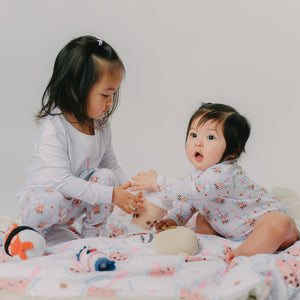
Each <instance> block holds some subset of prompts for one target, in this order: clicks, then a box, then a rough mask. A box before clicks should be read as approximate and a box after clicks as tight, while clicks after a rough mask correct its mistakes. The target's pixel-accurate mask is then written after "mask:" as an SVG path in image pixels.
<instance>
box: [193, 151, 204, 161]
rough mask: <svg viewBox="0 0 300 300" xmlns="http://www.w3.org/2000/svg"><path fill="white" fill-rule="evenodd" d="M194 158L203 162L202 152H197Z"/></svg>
mask: <svg viewBox="0 0 300 300" xmlns="http://www.w3.org/2000/svg"><path fill="white" fill-rule="evenodd" d="M194 157H195V159H196V160H202V159H203V155H202V154H201V153H200V152H195V154H194Z"/></svg>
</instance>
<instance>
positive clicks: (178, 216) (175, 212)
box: [166, 202, 196, 226]
mask: <svg viewBox="0 0 300 300" xmlns="http://www.w3.org/2000/svg"><path fill="white" fill-rule="evenodd" d="M195 212H196V209H195V208H194V207H193V206H192V205H191V204H190V203H183V202H175V204H174V207H173V208H172V209H171V210H169V211H168V213H167V216H166V218H170V219H172V220H174V221H175V222H176V223H177V225H178V226H184V225H185V224H186V223H187V222H188V221H189V220H190V219H191V217H192V216H193V215H194V213H195Z"/></svg>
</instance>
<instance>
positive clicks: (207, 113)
mask: <svg viewBox="0 0 300 300" xmlns="http://www.w3.org/2000/svg"><path fill="white" fill-rule="evenodd" d="M200 116H201V119H200V121H199V123H198V126H199V125H201V124H204V123H206V122H207V121H209V120H213V121H216V122H217V123H222V124H223V134H224V138H225V141H226V149H225V151H224V154H223V157H222V158H221V161H223V160H224V159H228V158H229V157H231V158H238V157H240V155H241V154H242V152H245V145H246V142H247V140H248V138H249V135H250V123H249V121H248V120H247V119H246V118H245V117H244V116H242V115H241V114H239V112H238V111H236V110H235V109H234V108H233V107H231V106H229V105H225V104H219V103H203V104H202V105H201V106H200V107H199V108H198V109H197V110H196V111H195V112H194V114H193V115H192V117H191V118H190V121H189V124H188V128H187V133H186V139H185V140H187V138H188V134H189V131H190V128H191V125H192V122H193V121H194V120H195V119H196V118H198V117H200Z"/></svg>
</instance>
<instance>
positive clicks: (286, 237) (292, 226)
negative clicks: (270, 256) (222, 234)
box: [225, 211, 298, 263]
mask: <svg viewBox="0 0 300 300" xmlns="http://www.w3.org/2000/svg"><path fill="white" fill-rule="evenodd" d="M297 240H298V230H297V227H296V223H295V221H294V220H293V219H292V218H291V217H290V216H288V215H287V214H285V213H283V212H280V211H273V212H269V213H267V214H265V215H263V216H261V217H260V218H259V219H258V221H257V222H256V223H255V225H254V227H253V231H252V233H251V234H250V235H249V236H248V237H247V238H246V240H245V241H244V242H243V243H242V244H241V245H240V246H239V247H238V248H236V249H233V250H229V251H228V252H227V253H226V254H225V258H226V262H228V263H229V262H230V261H231V260H232V259H233V258H234V257H237V256H242V255H244V256H252V255H255V254H259V253H274V252H275V251H276V250H284V249H286V248H288V247H289V246H291V245H293V244H294V243H295V242H296V241H297Z"/></svg>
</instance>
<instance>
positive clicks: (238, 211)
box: [157, 160, 288, 241]
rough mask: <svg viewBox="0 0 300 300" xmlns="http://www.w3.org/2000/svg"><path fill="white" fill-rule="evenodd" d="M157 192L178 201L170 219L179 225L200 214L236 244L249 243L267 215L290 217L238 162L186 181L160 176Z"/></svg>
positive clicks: (277, 200) (274, 198) (219, 165)
mask: <svg viewBox="0 0 300 300" xmlns="http://www.w3.org/2000/svg"><path fill="white" fill-rule="evenodd" d="M157 190H158V195H159V198H160V200H161V201H175V205H174V208H173V209H172V210H171V211H169V213H168V217H170V218H172V219H174V220H175V221H176V222H177V223H178V224H179V225H181V224H185V223H186V222H187V220H188V219H189V218H190V217H191V216H192V215H193V213H194V212H195V211H199V212H200V213H201V214H202V215H204V216H205V218H206V220H207V221H208V222H209V223H210V225H211V226H212V228H214V229H215V230H216V231H217V232H219V233H220V234H221V235H223V236H225V237H228V238H230V239H233V240H236V241H240V240H244V239H246V238H247V236H249V234H250V233H251V232H252V229H253V226H254V224H255V223H256V221H257V219H258V218H259V217H260V216H262V215H263V214H266V213H268V212H270V211H283V212H285V213H288V211H287V209H286V207H285V206H284V205H283V204H282V203H281V202H280V200H279V199H278V198H277V197H274V196H272V195H270V194H268V193H267V191H266V189H264V188H262V187H260V186H258V185H257V184H255V183H254V182H253V181H252V180H251V179H250V178H249V177H247V175H246V174H245V172H244V171H243V170H242V168H241V167H240V166H239V165H238V163H237V161H236V160H232V161H227V162H223V163H220V164H218V165H215V166H213V167H211V168H209V169H207V170H206V171H204V172H202V171H196V172H194V173H193V174H192V176H191V177H190V178H186V179H179V178H170V177H163V176H158V179H157ZM178 202H180V203H181V204H182V205H178V204H177V203H178Z"/></svg>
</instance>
